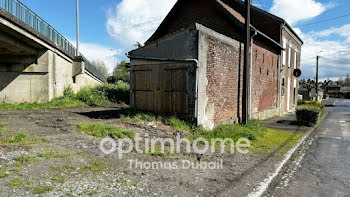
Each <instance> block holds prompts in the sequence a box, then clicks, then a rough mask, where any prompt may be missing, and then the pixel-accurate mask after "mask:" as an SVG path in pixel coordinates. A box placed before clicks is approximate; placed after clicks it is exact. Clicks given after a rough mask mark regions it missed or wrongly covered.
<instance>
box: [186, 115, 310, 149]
mask: <svg viewBox="0 0 350 197" xmlns="http://www.w3.org/2000/svg"><path fill="white" fill-rule="evenodd" d="M303 135H304V133H300V132H291V131H281V130H274V129H269V128H264V127H262V126H261V124H260V121H258V120H251V121H249V122H248V124H247V125H245V126H242V125H239V124H226V125H221V126H218V127H216V128H214V129H213V130H212V131H208V130H205V129H202V128H197V129H195V130H194V131H193V132H192V133H191V134H189V135H188V136H187V137H188V138H189V139H191V140H195V139H197V138H204V139H206V140H208V142H209V143H210V142H211V140H212V139H217V138H220V139H227V138H230V139H232V140H233V141H234V142H237V140H239V139H240V138H246V139H248V140H250V143H251V148H250V149H249V150H250V151H251V152H253V153H259V154H270V153H274V152H278V153H279V155H283V154H285V153H286V152H287V151H288V150H289V149H290V148H292V147H293V146H294V145H295V144H296V143H297V142H298V141H299V139H300V138H301V137H302V136H303Z"/></svg>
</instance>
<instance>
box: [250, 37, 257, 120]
mask: <svg viewBox="0 0 350 197" xmlns="http://www.w3.org/2000/svg"><path fill="white" fill-rule="evenodd" d="M256 35H258V32H257V31H254V34H253V35H252V36H251V41H250V73H249V114H248V117H251V115H252V78H253V77H252V73H253V41H254V37H255V36H256Z"/></svg>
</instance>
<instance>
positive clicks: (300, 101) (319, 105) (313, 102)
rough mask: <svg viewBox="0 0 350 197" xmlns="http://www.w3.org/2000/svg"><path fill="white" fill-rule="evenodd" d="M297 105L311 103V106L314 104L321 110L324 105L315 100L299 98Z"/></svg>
mask: <svg viewBox="0 0 350 197" xmlns="http://www.w3.org/2000/svg"><path fill="white" fill-rule="evenodd" d="M298 104H299V105H305V104H306V105H312V106H316V107H319V108H320V109H321V110H322V109H324V107H325V105H324V104H322V103H321V102H318V101H315V100H309V101H307V100H299V101H298Z"/></svg>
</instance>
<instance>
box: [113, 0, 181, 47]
mask: <svg viewBox="0 0 350 197" xmlns="http://www.w3.org/2000/svg"><path fill="white" fill-rule="evenodd" d="M175 2H176V0H122V1H121V2H120V3H119V4H118V5H117V6H116V7H115V9H111V10H109V11H108V14H107V23H106V28H107V32H108V34H109V35H110V36H111V37H112V38H113V39H114V40H116V41H117V42H118V43H120V44H122V45H123V46H126V47H131V46H132V45H133V44H135V43H136V42H141V43H144V42H145V41H146V40H147V39H148V38H149V37H150V36H151V35H152V33H153V32H154V31H155V30H156V28H157V27H158V26H159V24H160V23H161V22H162V20H163V19H164V18H165V16H166V15H167V14H168V12H169V11H170V10H171V8H172V7H173V5H174V4H175Z"/></svg>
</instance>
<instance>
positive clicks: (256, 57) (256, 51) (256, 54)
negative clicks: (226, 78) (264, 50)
mask: <svg viewBox="0 0 350 197" xmlns="http://www.w3.org/2000/svg"><path fill="white" fill-rule="evenodd" d="M257 59H258V49H256V50H255V61H256V60H257Z"/></svg>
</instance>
